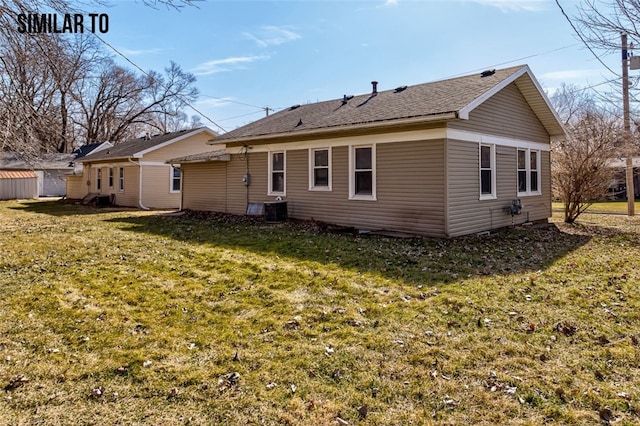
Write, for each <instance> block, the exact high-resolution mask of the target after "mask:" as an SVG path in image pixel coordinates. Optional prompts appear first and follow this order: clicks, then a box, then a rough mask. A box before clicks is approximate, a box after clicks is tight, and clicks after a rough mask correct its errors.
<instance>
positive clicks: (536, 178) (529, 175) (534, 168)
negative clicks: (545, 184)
mask: <svg viewBox="0 0 640 426" xmlns="http://www.w3.org/2000/svg"><path fill="white" fill-rule="evenodd" d="M517 163H518V195H539V194H540V173H539V171H540V151H536V150H530V149H518V158H517Z"/></svg>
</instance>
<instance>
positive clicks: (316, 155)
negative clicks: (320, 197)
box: [309, 148, 331, 191]
mask: <svg viewBox="0 0 640 426" xmlns="http://www.w3.org/2000/svg"><path fill="white" fill-rule="evenodd" d="M309 190H313V191H331V149H330V148H317V149H310V150H309Z"/></svg>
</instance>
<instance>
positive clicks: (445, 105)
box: [217, 66, 526, 142]
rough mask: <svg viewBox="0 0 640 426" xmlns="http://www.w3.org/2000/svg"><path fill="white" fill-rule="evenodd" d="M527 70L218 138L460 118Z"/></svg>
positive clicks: (278, 120)
mask: <svg viewBox="0 0 640 426" xmlns="http://www.w3.org/2000/svg"><path fill="white" fill-rule="evenodd" d="M523 67H526V66H515V67H510V68H505V69H500V70H495V73H494V74H492V75H489V76H486V77H482V76H481V73H477V74H473V75H467V76H464V77H457V78H450V79H447V80H441V81H436V82H431V83H424V84H418V85H415V86H408V87H406V88H404V89H403V88H398V89H392V90H385V91H381V92H378V93H377V94H376V95H375V96H372V95H371V93H367V94H364V95H358V96H354V97H352V98H350V99H349V100H345V99H344V98H339V99H334V100H330V101H324V102H317V103H312V104H307V105H299V106H294V107H291V108H287V109H285V110H283V111H280V112H278V113H276V114H273V115H270V116H268V117H265V118H263V119H260V120H258V121H255V122H253V123H250V124H247V125H245V126H242V127H239V128H237V129H235V130H232V131H230V132H228V133H225V134H223V135H221V136H219V137H218V138H217V140H218V141H220V142H222V141H224V140H229V139H241V138H254V137H260V136H267V135H275V134H294V133H302V132H305V131H311V130H320V129H332V128H346V127H349V126H354V125H366V124H374V123H384V122H389V123H391V122H393V121H394V120H402V119H412V118H420V117H424V118H427V117H430V116H431V117H432V118H435V116H438V115H444V114H451V113H456V112H458V111H460V110H461V109H463V108H464V107H466V106H468V105H469V104H471V103H472V102H473V101H474V100H476V99H478V98H479V97H481V96H482V95H484V94H485V93H487V92H488V91H490V90H491V89H493V88H494V87H496V86H497V85H499V84H500V83H501V82H502V81H504V80H505V79H508V78H509V77H510V76H512V75H513V74H514V73H516V72H517V71H520V70H522V69H523Z"/></svg>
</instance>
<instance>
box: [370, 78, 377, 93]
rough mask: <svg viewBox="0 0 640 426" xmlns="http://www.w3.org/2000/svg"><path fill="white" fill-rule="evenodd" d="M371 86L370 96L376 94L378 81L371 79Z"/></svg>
mask: <svg viewBox="0 0 640 426" xmlns="http://www.w3.org/2000/svg"><path fill="white" fill-rule="evenodd" d="M371 86H373V87H372V88H371V96H375V95H377V94H378V82H377V81H372V82H371Z"/></svg>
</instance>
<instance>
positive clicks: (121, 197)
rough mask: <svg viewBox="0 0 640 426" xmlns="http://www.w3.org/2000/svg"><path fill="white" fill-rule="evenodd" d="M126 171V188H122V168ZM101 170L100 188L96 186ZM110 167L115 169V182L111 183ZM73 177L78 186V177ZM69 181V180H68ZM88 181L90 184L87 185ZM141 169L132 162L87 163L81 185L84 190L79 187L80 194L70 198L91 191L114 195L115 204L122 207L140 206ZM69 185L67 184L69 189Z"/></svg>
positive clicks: (84, 194) (74, 185)
mask: <svg viewBox="0 0 640 426" xmlns="http://www.w3.org/2000/svg"><path fill="white" fill-rule="evenodd" d="M121 168H122V170H123V171H124V182H123V183H124V189H123V190H122V191H121V190H120V169H121ZM98 169H100V170H101V173H102V179H101V180H102V182H101V185H100V189H98V188H97V186H96V181H97V171H98ZM109 169H113V182H112V185H109ZM70 177H71V178H73V179H72V180H71V182H73V187H74V188H76V184H75V181H76V177H78V176H70ZM67 182H69V180H68V181H67ZM87 182H89V185H88V186H87ZM139 182H140V181H139V170H138V166H137V165H135V164H131V163H115V164H109V165H106V164H85V166H84V168H83V175H82V182H81V185H78V186H82V187H84V189H83V190H80V189H78V191H79V192H78V193H77V194H78V195H79V196H77V197H76V196H74V197H71V196H69V195H67V196H68V197H69V198H83V197H84V196H86V195H87V194H89V193H96V194H101V195H114V204H115V205H117V206H122V207H139V205H138V188H139ZM68 189H69V185H67V190H68Z"/></svg>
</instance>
